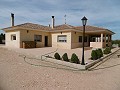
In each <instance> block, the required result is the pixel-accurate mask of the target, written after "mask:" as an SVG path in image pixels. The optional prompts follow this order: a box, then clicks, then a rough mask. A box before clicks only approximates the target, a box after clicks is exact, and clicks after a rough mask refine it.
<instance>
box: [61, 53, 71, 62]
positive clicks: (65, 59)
mask: <svg viewBox="0 0 120 90" xmlns="http://www.w3.org/2000/svg"><path fill="white" fill-rule="evenodd" d="M62 58H63V60H64V61H67V62H69V59H68V55H67V53H65V54H63V56H62Z"/></svg>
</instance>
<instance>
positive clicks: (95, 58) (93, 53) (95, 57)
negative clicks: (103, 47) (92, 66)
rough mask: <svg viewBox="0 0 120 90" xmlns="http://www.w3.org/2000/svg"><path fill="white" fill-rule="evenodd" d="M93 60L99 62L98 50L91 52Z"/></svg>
mask: <svg viewBox="0 0 120 90" xmlns="http://www.w3.org/2000/svg"><path fill="white" fill-rule="evenodd" d="M91 59H92V60H97V59H98V56H97V51H96V50H92V52H91Z"/></svg>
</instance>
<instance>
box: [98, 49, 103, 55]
mask: <svg viewBox="0 0 120 90" xmlns="http://www.w3.org/2000/svg"><path fill="white" fill-rule="evenodd" d="M98 51H99V53H100V57H103V52H102V49H98Z"/></svg>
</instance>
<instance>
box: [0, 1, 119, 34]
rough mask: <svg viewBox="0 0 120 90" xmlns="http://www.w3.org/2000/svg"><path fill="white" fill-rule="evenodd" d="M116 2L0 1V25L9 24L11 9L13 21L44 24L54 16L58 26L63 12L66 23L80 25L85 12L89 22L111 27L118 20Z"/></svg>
mask: <svg viewBox="0 0 120 90" xmlns="http://www.w3.org/2000/svg"><path fill="white" fill-rule="evenodd" d="M119 4H120V1H119V0H114V1H113V0H0V12H1V13H2V14H0V28H3V27H7V26H10V13H11V12H13V13H15V24H20V23H24V22H33V23H38V24H43V25H48V24H50V23H51V16H52V15H55V18H56V24H57V25H58V24H63V23H64V15H65V14H66V15H67V17H66V18H67V23H68V24H72V25H81V18H82V17H83V16H84V15H85V16H86V17H87V18H88V24H90V25H98V26H103V27H106V26H107V27H110V28H113V27H114V25H113V24H114V23H115V22H117V23H120V17H119V16H120V13H119V8H120V6H119ZM114 29H115V27H114ZM117 29H118V27H117ZM116 31H117V30H116ZM117 32H118V31H117Z"/></svg>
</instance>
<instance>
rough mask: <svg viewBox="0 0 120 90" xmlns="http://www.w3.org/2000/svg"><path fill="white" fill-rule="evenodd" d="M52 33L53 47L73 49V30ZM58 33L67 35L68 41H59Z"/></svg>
mask: <svg viewBox="0 0 120 90" xmlns="http://www.w3.org/2000/svg"><path fill="white" fill-rule="evenodd" d="M51 34H52V47H55V48H64V49H71V32H62V34H61V32H56V33H51ZM58 35H67V42H57V37H58Z"/></svg>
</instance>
